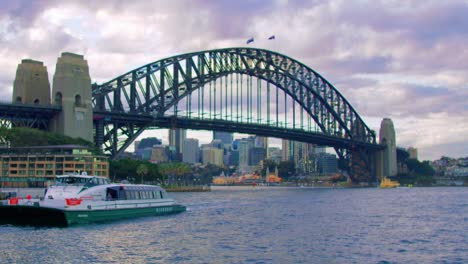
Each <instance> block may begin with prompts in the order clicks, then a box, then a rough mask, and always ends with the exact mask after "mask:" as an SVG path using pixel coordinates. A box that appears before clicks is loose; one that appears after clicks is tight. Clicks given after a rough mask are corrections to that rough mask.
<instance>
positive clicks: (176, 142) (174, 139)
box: [169, 128, 187, 161]
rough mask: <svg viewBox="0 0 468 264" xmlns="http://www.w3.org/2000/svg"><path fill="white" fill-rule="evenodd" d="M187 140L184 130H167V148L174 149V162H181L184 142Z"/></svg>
mask: <svg viewBox="0 0 468 264" xmlns="http://www.w3.org/2000/svg"><path fill="white" fill-rule="evenodd" d="M186 138H187V131H186V130H185V129H180V128H176V129H169V146H173V147H175V157H174V158H175V161H182V153H183V151H184V140H185V139H186Z"/></svg>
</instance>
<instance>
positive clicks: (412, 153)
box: [408, 147, 418, 159]
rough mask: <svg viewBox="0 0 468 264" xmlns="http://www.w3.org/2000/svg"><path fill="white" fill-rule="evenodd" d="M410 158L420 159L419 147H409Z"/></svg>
mask: <svg viewBox="0 0 468 264" xmlns="http://www.w3.org/2000/svg"><path fill="white" fill-rule="evenodd" d="M408 153H409V158H410V159H418V149H417V148H413V147H409V148H408Z"/></svg>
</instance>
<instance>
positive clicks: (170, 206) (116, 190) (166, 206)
mask: <svg viewBox="0 0 468 264" xmlns="http://www.w3.org/2000/svg"><path fill="white" fill-rule="evenodd" d="M185 210H186V207H185V206H183V205H180V204H177V203H176V202H175V201H174V200H173V199H170V198H169V197H168V196H167V193H166V191H165V190H164V189H163V188H161V187H159V186H155V185H139V184H138V185H137V184H118V183H110V182H109V179H107V178H105V177H98V176H87V175H63V176H57V177H56V182H55V184H54V185H52V186H50V187H49V188H47V190H46V193H45V196H44V199H31V197H27V198H17V197H12V198H9V199H7V200H4V201H2V204H0V223H3V224H5V223H6V224H18V225H34V226H70V225H76V224H87V223H92V222H104V221H110V220H116V219H125V218H135V217H141V216H151V215H166V214H174V213H179V212H183V211H185Z"/></svg>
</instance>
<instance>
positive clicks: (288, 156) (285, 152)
mask: <svg viewBox="0 0 468 264" xmlns="http://www.w3.org/2000/svg"><path fill="white" fill-rule="evenodd" d="M281 145H282V148H281V151H282V154H281V157H282V160H283V161H289V160H293V159H294V142H293V141H291V140H287V139H283V140H282V141H281Z"/></svg>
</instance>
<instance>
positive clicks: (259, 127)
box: [94, 110, 385, 151]
mask: <svg viewBox="0 0 468 264" xmlns="http://www.w3.org/2000/svg"><path fill="white" fill-rule="evenodd" d="M94 118H95V120H96V119H103V120H104V122H105V123H107V124H114V123H121V124H126V123H132V124H134V125H136V126H139V127H146V128H150V127H159V128H183V129H194V130H212V131H224V132H236V133H245V134H255V135H259V136H265V137H275V138H284V135H285V133H287V134H288V138H287V139H289V140H294V141H300V142H308V143H314V144H317V145H324V146H328V147H337V148H350V147H364V148H366V149H371V150H376V151H377V150H383V149H384V148H385V147H384V146H382V145H378V144H370V143H366V142H358V141H356V142H350V141H349V140H348V139H346V138H342V137H332V136H329V135H325V134H323V133H320V132H316V133H311V132H307V131H304V130H301V129H290V128H282V127H272V126H268V125H263V124H254V123H237V122H231V121H226V120H222V119H200V118H184V117H176V116H162V117H159V116H153V115H148V114H136V113H135V114H131V113H121V112H108V111H96V110H95V111H94ZM351 145H353V146H351Z"/></svg>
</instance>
